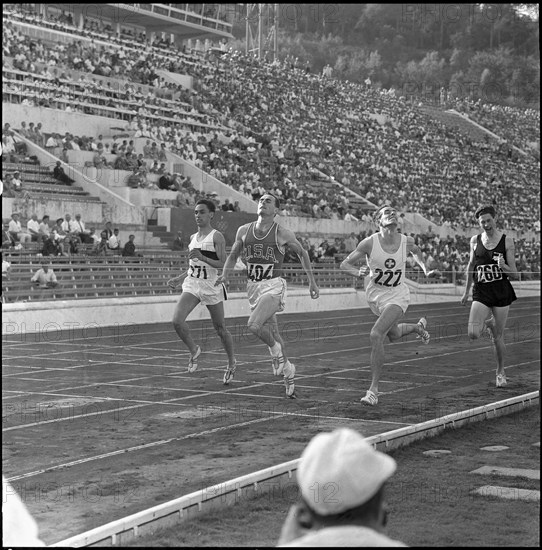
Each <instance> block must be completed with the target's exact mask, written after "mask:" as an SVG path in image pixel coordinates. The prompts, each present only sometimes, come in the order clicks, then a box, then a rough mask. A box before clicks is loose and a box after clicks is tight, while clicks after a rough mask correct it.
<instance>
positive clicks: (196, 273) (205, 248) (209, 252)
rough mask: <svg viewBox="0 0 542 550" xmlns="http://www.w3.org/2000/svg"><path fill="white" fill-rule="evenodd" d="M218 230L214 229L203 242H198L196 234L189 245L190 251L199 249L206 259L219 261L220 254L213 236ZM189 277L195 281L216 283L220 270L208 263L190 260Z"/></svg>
mask: <svg viewBox="0 0 542 550" xmlns="http://www.w3.org/2000/svg"><path fill="white" fill-rule="evenodd" d="M215 231H216V229H213V230H212V231H211V232H210V233H209V234H208V235H206V236H205V237H204V238H203V239H202V240H201V241H198V234H197V233H195V234H194V235H193V237H192V239H191V240H190V244H189V245H188V250H194V249H195V248H199V249H200V250H201V254H202V255H203V256H204V257H205V258H210V259H211V260H218V259H219V258H218V254H217V253H216V250H215V243H214V241H213V236H214V234H215ZM188 265H189V267H188V276H189V277H192V278H193V279H199V280H201V281H208V282H212V283H214V282H215V281H216V278H217V277H218V269H217V268H216V267H212V266H210V265H209V264H208V263H204V262H202V261H199V260H192V259H190V260H188Z"/></svg>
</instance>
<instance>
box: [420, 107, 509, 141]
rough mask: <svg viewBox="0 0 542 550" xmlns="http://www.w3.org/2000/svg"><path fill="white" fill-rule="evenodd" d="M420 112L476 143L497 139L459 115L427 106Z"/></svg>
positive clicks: (421, 108)
mask: <svg viewBox="0 0 542 550" xmlns="http://www.w3.org/2000/svg"><path fill="white" fill-rule="evenodd" d="M420 110H421V112H422V113H425V114H426V115H427V116H428V117H430V118H432V119H434V120H438V121H440V122H442V123H443V124H445V125H446V126H448V127H449V128H450V129H453V130H459V131H460V132H462V133H463V134H465V135H467V136H469V137H470V138H472V139H473V140H475V141H485V140H487V139H489V138H493V139H497V138H496V137H495V135H494V134H492V133H490V132H489V131H487V130H485V129H483V128H482V127H480V125H477V124H474V123H473V122H472V121H470V120H469V119H468V118H465V117H462V116H461V115H459V114H457V113H454V112H451V111H444V110H442V109H438V108H436V107H430V106H426V105H425V106H423V107H420ZM499 139H500V138H499Z"/></svg>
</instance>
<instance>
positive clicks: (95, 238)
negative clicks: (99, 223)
mask: <svg viewBox="0 0 542 550" xmlns="http://www.w3.org/2000/svg"><path fill="white" fill-rule="evenodd" d="M88 236H89V237H90V241H89V242H90V244H93V245H95V244H96V243H99V242H100V237H99V236H98V235H96V228H95V227H91V228H90V232H89V234H88Z"/></svg>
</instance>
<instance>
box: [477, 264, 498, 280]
mask: <svg viewBox="0 0 542 550" xmlns="http://www.w3.org/2000/svg"><path fill="white" fill-rule="evenodd" d="M476 278H477V279H478V282H479V283H492V282H493V281H500V280H501V279H502V269H501V268H500V267H499V266H498V265H496V264H485V265H478V266H476Z"/></svg>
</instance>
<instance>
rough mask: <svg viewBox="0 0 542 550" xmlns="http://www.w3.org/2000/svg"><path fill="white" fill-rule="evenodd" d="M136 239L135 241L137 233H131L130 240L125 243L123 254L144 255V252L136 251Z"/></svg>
mask: <svg viewBox="0 0 542 550" xmlns="http://www.w3.org/2000/svg"><path fill="white" fill-rule="evenodd" d="M134 241H135V235H130V236H129V237H128V242H127V243H126V244H125V245H124V248H123V249H122V255H123V256H137V257H139V258H141V257H143V255H142V254H140V253H139V252H136V247H135V242H134Z"/></svg>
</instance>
